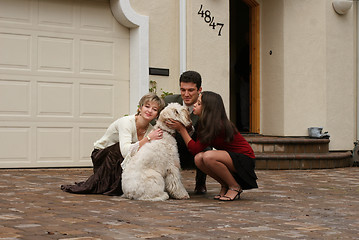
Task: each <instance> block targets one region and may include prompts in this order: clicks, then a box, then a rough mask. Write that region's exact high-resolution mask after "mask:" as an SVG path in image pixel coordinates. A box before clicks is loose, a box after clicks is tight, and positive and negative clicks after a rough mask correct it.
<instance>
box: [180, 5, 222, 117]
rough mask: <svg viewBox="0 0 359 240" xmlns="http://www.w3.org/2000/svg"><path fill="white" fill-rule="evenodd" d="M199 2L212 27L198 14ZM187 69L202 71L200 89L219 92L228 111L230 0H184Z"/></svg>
mask: <svg viewBox="0 0 359 240" xmlns="http://www.w3.org/2000/svg"><path fill="white" fill-rule="evenodd" d="M201 4H202V5H203V7H202V9H203V10H204V11H206V10H209V11H210V15H211V16H212V17H214V21H215V22H219V23H223V24H224V26H223V28H222V30H221V36H218V33H219V29H220V27H219V26H216V28H215V29H212V27H210V26H209V25H208V23H206V22H205V21H204V18H202V17H201V15H199V14H198V11H199V10H200V6H201ZM187 10H188V11H187V16H188V17H187V69H188V70H196V71H198V72H199V73H200V74H201V75H202V79H203V84H202V85H203V90H209V91H214V92H217V93H219V94H220V95H221V96H222V98H223V101H224V103H225V106H226V109H227V113H228V114H229V1H217V0H207V1H199V0H192V1H187Z"/></svg>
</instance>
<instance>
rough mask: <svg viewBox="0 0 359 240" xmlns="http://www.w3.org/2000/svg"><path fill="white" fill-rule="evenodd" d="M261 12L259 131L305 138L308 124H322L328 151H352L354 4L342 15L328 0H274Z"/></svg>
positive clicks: (265, 4)
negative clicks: (328, 140) (327, 133)
mask: <svg viewBox="0 0 359 240" xmlns="http://www.w3.org/2000/svg"><path fill="white" fill-rule="evenodd" d="M261 10H262V14H261V17H262V19H261V24H262V26H261V33H262V36H261V37H262V38H261V44H262V46H261V47H262V51H261V52H262V54H261V58H262V68H261V69H262V72H261V76H262V78H261V84H262V86H261V97H262V102H261V103H262V105H261V107H262V112H261V123H262V124H261V129H262V131H261V133H263V134H270V135H280V136H307V135H308V132H307V128H308V127H324V130H325V131H329V133H330V135H331V138H330V140H331V142H330V150H349V149H352V147H353V141H354V139H355V129H356V128H355V125H356V122H355V121H356V120H355V114H356V111H355V107H356V103H355V89H356V84H355V82H356V80H355V70H354V63H355V36H354V27H355V25H354V24H355V19H354V15H353V8H352V9H351V10H350V11H349V12H348V14H346V15H338V14H336V13H335V11H334V10H333V8H332V1H329V0H320V1H319V0H318V1H295V0H270V1H263V4H262V9H261ZM270 50H272V55H269V51H270Z"/></svg>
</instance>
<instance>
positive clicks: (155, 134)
mask: <svg viewBox="0 0 359 240" xmlns="http://www.w3.org/2000/svg"><path fill="white" fill-rule="evenodd" d="M147 136H148V137H149V138H150V139H148V140H149V141H152V140H159V139H162V137H163V131H162V130H161V129H159V128H158V129H156V130H153V131H151V132H150V133H149V134H148V135H147Z"/></svg>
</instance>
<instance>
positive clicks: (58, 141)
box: [37, 127, 74, 162]
mask: <svg viewBox="0 0 359 240" xmlns="http://www.w3.org/2000/svg"><path fill="white" fill-rule="evenodd" d="M73 139H74V130H73V128H41V127H40V128H37V162H71V161H72V160H73V146H74V142H73Z"/></svg>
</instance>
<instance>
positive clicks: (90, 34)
mask: <svg viewBox="0 0 359 240" xmlns="http://www.w3.org/2000/svg"><path fill="white" fill-rule="evenodd" d="M128 105H129V30H128V29H127V28H125V27H123V26H121V25H120V24H119V23H118V22H117V21H116V20H115V19H114V18H113V16H112V14H111V10H110V6H109V1H105V0H100V1H99V0H92V1H91V0H83V1H82V0H68V1H66V0H0V167H1V168H15V167H16V168H22V167H60V166H90V165H92V164H91V160H90V154H91V151H92V148H93V142H94V141H95V140H97V139H98V138H99V137H100V136H102V134H103V133H104V131H105V129H106V128H107V126H108V125H109V124H110V123H111V122H112V121H113V120H114V119H117V118H118V117H121V116H123V115H124V114H126V113H128V112H129V109H128Z"/></svg>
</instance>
